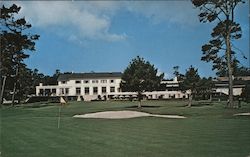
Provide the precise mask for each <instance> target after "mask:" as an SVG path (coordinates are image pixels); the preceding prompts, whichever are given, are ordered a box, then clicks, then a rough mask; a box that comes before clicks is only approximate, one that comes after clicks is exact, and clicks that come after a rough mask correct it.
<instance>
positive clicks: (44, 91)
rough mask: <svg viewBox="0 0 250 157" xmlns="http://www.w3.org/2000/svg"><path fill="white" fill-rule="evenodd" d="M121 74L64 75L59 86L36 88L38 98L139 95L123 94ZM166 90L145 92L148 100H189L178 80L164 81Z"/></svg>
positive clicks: (124, 96) (123, 97)
mask: <svg viewBox="0 0 250 157" xmlns="http://www.w3.org/2000/svg"><path fill="white" fill-rule="evenodd" d="M121 77H122V73H121V72H110V73H109V72H103V73H95V72H92V73H64V74H60V75H59V77H58V85H54V86H43V85H42V84H40V85H39V86H37V87H36V95H37V96H66V97H78V98H79V97H80V98H82V99H84V100H85V101H90V100H95V99H128V98H131V97H136V95H137V93H134V92H122V90H121V88H120V83H121ZM162 83H163V84H166V88H165V89H164V90H162V91H152V92H145V93H144V95H145V97H146V98H148V99H159V98H162V99H171V98H187V97H188V94H187V93H183V92H181V91H179V90H178V86H179V82H178V80H177V78H174V79H173V80H165V81H162Z"/></svg>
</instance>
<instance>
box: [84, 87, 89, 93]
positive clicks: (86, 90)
mask: <svg viewBox="0 0 250 157" xmlns="http://www.w3.org/2000/svg"><path fill="white" fill-rule="evenodd" d="M84 93H85V95H89V87H85V88H84Z"/></svg>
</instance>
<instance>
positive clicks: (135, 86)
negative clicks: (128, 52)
mask: <svg viewBox="0 0 250 157" xmlns="http://www.w3.org/2000/svg"><path fill="white" fill-rule="evenodd" d="M157 73H158V69H156V68H155V67H154V65H152V64H150V63H149V61H145V60H144V59H143V58H141V57H139V56H137V57H136V58H134V59H132V61H131V62H130V64H129V65H128V67H127V68H126V69H125V71H124V73H123V75H122V83H121V89H122V91H127V92H137V93H138V94H137V95H138V101H139V104H138V108H140V107H141V100H142V97H143V93H144V92H146V91H154V90H157V89H159V88H160V84H161V81H162V79H163V77H164V74H160V75H157Z"/></svg>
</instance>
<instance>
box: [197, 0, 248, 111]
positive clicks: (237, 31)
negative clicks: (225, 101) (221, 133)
mask: <svg viewBox="0 0 250 157" xmlns="http://www.w3.org/2000/svg"><path fill="white" fill-rule="evenodd" d="M192 3H193V5H194V6H195V7H197V8H199V9H200V14H199V19H200V22H204V23H206V22H214V21H217V22H218V23H217V25H216V26H215V27H214V28H213V31H212V33H211V37H212V39H211V40H210V41H209V42H208V43H207V44H205V45H203V46H202V51H203V56H202V58H201V60H203V61H206V62H212V63H213V70H215V69H216V70H219V71H220V70H222V69H223V70H225V71H227V74H228V78H229V107H233V76H232V75H233V66H234V65H233V64H234V63H235V61H237V58H236V57H235V53H236V51H235V50H234V49H233V43H232V42H233V41H234V40H237V39H240V38H241V36H242V30H241V27H240V24H239V23H236V22H235V8H236V7H237V6H238V5H239V4H240V3H244V0H192Z"/></svg>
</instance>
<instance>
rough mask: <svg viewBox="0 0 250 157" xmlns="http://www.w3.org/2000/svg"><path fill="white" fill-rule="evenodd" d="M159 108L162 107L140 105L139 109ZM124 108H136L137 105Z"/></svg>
mask: <svg viewBox="0 0 250 157" xmlns="http://www.w3.org/2000/svg"><path fill="white" fill-rule="evenodd" d="M159 107H162V106H153V105H142V106H141V108H159ZM124 108H132V109H133V108H138V106H137V105H133V106H126V107H124Z"/></svg>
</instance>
